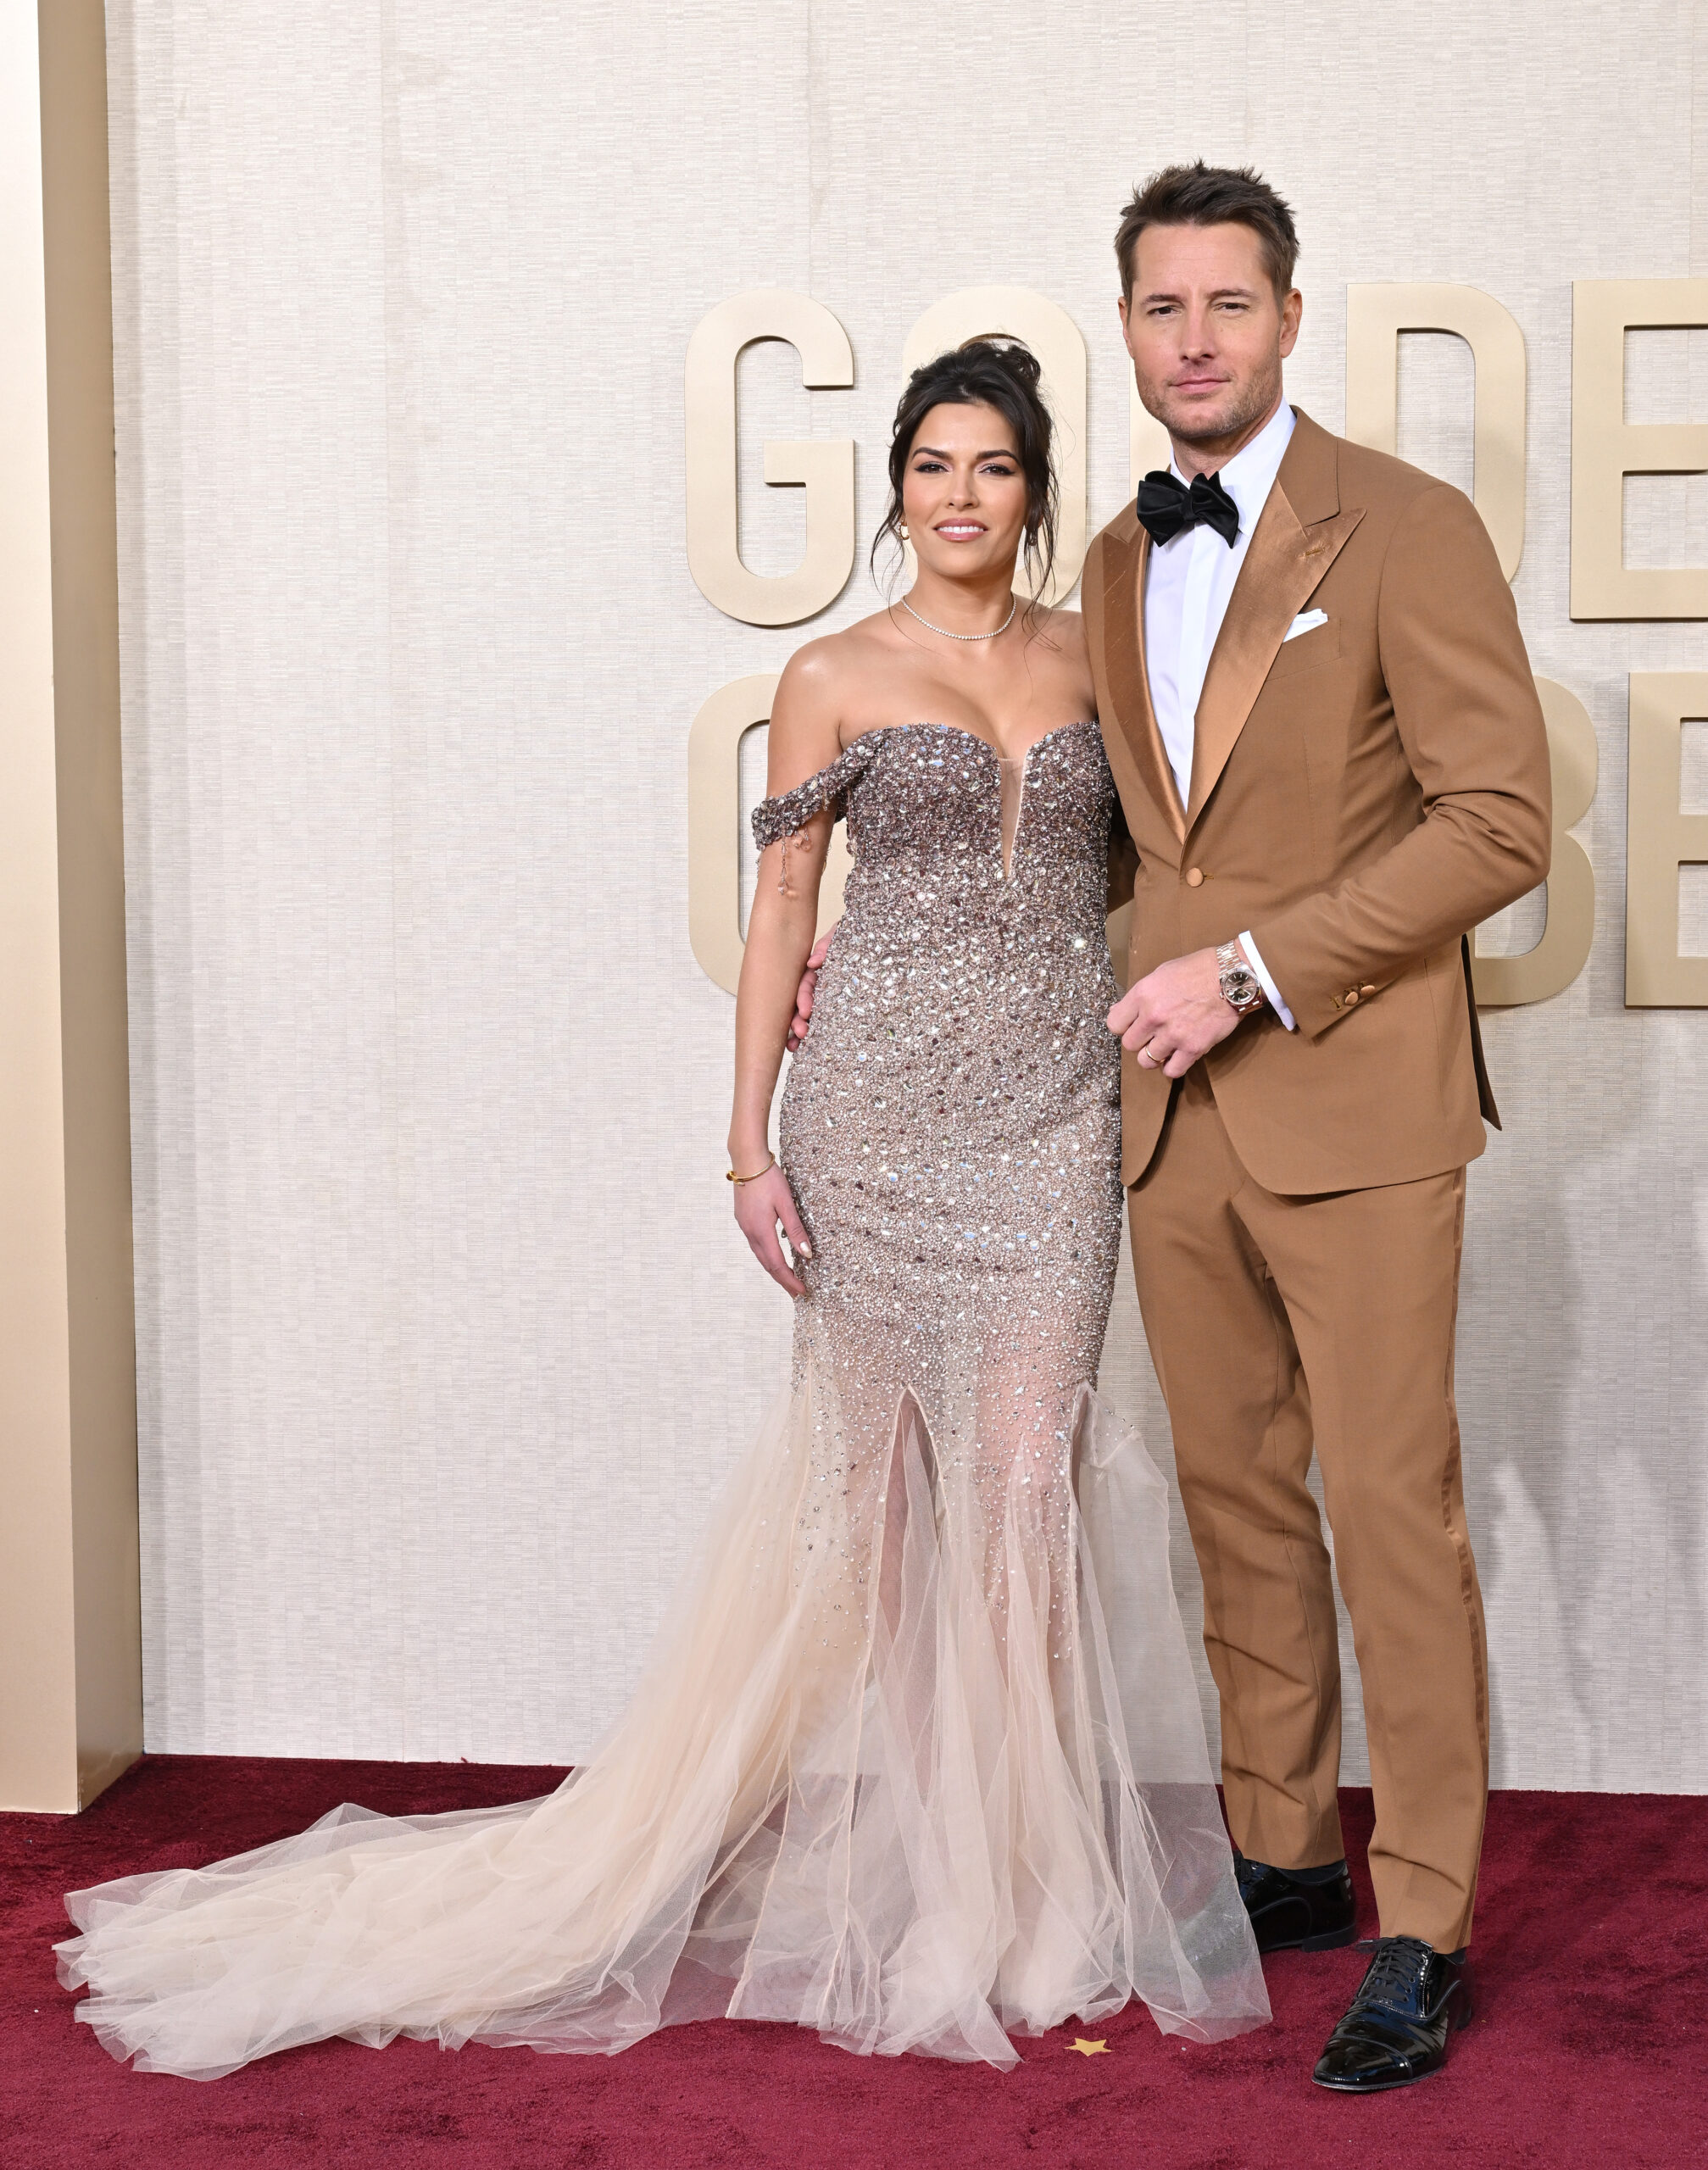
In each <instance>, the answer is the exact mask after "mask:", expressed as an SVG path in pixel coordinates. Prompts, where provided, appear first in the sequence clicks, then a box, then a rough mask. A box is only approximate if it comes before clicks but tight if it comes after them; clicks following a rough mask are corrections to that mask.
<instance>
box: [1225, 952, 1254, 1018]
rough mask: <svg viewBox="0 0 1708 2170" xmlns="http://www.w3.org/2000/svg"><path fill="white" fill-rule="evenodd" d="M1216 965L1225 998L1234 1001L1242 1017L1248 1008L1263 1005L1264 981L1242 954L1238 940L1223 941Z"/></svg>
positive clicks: (1234, 1005) (1251, 1008)
mask: <svg viewBox="0 0 1708 2170" xmlns="http://www.w3.org/2000/svg"><path fill="white" fill-rule="evenodd" d="M1216 973H1217V976H1218V977H1219V978H1220V980H1221V992H1222V997H1223V999H1224V1000H1226V1001H1227V1002H1230V1003H1232V1005H1233V1007H1234V1008H1235V1009H1236V1010H1238V1012H1239V1014H1240V1015H1241V1016H1242V1017H1243V1016H1244V1015H1245V1013H1246V1011H1247V1010H1257V1009H1260V1008H1261V1007H1262V1004H1263V985H1262V982H1261V981H1260V980H1259V978H1258V977H1257V975H1256V973H1255V971H1252V969H1251V967H1250V965H1248V964H1247V963H1246V961H1245V960H1244V958H1243V957H1242V956H1241V955H1240V954H1239V944H1238V943H1237V942H1224V943H1222V945H1221V948H1220V949H1218V950H1217V951H1216Z"/></svg>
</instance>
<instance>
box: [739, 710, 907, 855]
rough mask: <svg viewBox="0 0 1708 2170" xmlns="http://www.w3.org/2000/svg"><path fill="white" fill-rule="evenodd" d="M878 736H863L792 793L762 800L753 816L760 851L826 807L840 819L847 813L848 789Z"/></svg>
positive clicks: (794, 832)
mask: <svg viewBox="0 0 1708 2170" xmlns="http://www.w3.org/2000/svg"><path fill="white" fill-rule="evenodd" d="M877 735H878V734H877V733H876V732H870V731H869V732H865V733H864V734H863V735H862V736H861V737H859V738H856V739H855V741H854V743H853V745H852V746H850V747H849V748H848V749H847V751H846V752H845V753H843V754H841V755H840V756H839V757H838V758H837V760H834V761H832V763H831V765H830V766H829V767H828V768H827V769H821V770H820V771H819V772H818V774H817V775H816V776H809V777H808V778H807V780H806V782H804V783H798V784H797V785H796V786H795V787H794V789H793V791H786V792H783V793H780V794H779V796H778V797H776V798H762V799H761V800H760V801H759V804H758V805H757V806H756V807H754V815H753V822H754V843H756V844H757V845H758V846H759V849H760V850H761V851H764V850H765V848H766V846H767V845H768V844H774V843H776V842H777V840H778V838H779V837H793V836H794V835H796V834H797V833H798V832H799V831H800V830H802V829H804V828H805V826H806V825H807V823H808V822H809V821H811V820H812V818H813V816H814V815H815V814H822V813H823V812H824V810H825V809H826V807H828V808H829V809H830V810H831V812H832V815H836V816H837V817H840V816H841V815H843V813H844V812H845V811H846V810H847V806H848V789H849V787H850V786H851V785H852V784H853V783H854V782H855V781H856V779H857V778H858V777H859V776H860V774H861V772H862V771H863V770H864V769H865V766H866V764H867V763H868V762H869V761H870V760H871V746H870V744H869V743H868V741H869V740H871V739H872V738H875V737H877Z"/></svg>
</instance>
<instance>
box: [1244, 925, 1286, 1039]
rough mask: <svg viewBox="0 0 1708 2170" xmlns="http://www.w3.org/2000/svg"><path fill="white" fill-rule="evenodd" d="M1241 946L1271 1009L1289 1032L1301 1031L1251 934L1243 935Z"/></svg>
mask: <svg viewBox="0 0 1708 2170" xmlns="http://www.w3.org/2000/svg"><path fill="white" fill-rule="evenodd" d="M1239 946H1240V948H1241V949H1243V950H1244V952H1245V954H1246V958H1247V960H1248V961H1249V964H1250V965H1251V969H1252V971H1255V973H1256V975H1257V983H1258V985H1259V986H1260V988H1262V989H1263V992H1264V993H1265V994H1266V995H1267V997H1268V998H1269V1006H1270V1008H1271V1010H1273V1011H1274V1012H1275V1014H1276V1015H1277V1017H1278V1018H1280V1020H1281V1021H1282V1024H1283V1025H1285V1026H1286V1027H1287V1029H1288V1032H1297V1031H1298V1030H1299V1027H1298V1026H1297V1024H1296V1023H1295V1022H1294V1015H1293V1012H1292V1011H1291V1010H1289V1009H1288V1006H1287V1004H1285V1003H1284V1002H1283V1001H1282V999H1281V989H1280V988H1278V987H1277V985H1276V984H1275V982H1274V981H1273V980H1272V979H1271V977H1269V967H1268V965H1266V964H1265V963H1264V961H1263V959H1262V957H1261V956H1260V954H1259V952H1258V947H1257V944H1256V943H1255V942H1254V941H1253V940H1252V938H1251V937H1250V935H1249V934H1242V935H1241V936H1240V938H1239Z"/></svg>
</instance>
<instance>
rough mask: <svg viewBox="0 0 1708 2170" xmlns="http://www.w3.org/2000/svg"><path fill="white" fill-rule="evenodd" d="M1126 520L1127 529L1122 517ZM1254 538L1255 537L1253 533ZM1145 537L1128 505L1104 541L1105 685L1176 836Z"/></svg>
mask: <svg viewBox="0 0 1708 2170" xmlns="http://www.w3.org/2000/svg"><path fill="white" fill-rule="evenodd" d="M1129 520H1130V521H1131V529H1130V531H1128V529H1127V522H1128V521H1129ZM1252 540H1253V542H1255V541H1256V537H1255V536H1254V537H1253V538H1252ZM1149 551H1150V537H1149V535H1148V534H1147V533H1146V532H1145V531H1144V529H1143V528H1142V527H1141V526H1139V524H1138V520H1137V518H1136V517H1135V516H1134V515H1132V512H1131V510H1129V512H1128V513H1127V515H1126V516H1125V517H1124V519H1123V520H1122V521H1121V523H1120V524H1119V526H1118V527H1117V528H1115V530H1113V531H1111V532H1110V537H1109V540H1108V542H1107V543H1106V544H1105V546H1104V592H1103V622H1104V656H1105V657H1106V659H1107V662H1108V670H1109V690H1110V697H1111V698H1112V699H1113V700H1114V702H1115V715H1116V719H1117V721H1118V722H1119V723H1120V726H1121V735H1122V737H1124V738H1125V739H1126V741H1127V746H1128V748H1129V749H1130V750H1131V752H1132V758H1133V760H1134V762H1135V763H1136V764H1137V765H1138V772H1139V775H1140V776H1141V777H1142V778H1143V782H1144V786H1145V788H1146V789H1147V790H1148V791H1149V793H1150V795H1151V797H1152V798H1154V800H1155V801H1156V803H1157V804H1158V806H1159V807H1160V808H1161V810H1162V811H1163V813H1164V814H1165V815H1166V817H1167V819H1168V821H1169V824H1170V826H1171V827H1172V829H1173V831H1174V833H1175V834H1176V836H1177V837H1182V838H1183V837H1185V835H1186V810H1185V809H1184V807H1182V804H1181V803H1180V793H1179V791H1178V790H1177V787H1176V785H1175V781H1174V771H1173V770H1172V769H1171V767H1170V765H1169V760H1168V755H1167V754H1166V752H1165V750H1164V748H1163V743H1162V733H1161V732H1160V730H1159V729H1158V728H1157V722H1156V711H1155V709H1154V708H1153V707H1152V706H1151V704H1150V679H1149V674H1148V673H1147V671H1146V669H1145V662H1144V612H1143V607H1142V605H1141V601H1140V598H1141V597H1142V595H1143V580H1144V565H1145V559H1146V558H1147V557H1148V556H1149Z"/></svg>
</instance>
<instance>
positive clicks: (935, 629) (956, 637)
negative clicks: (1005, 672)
mask: <svg viewBox="0 0 1708 2170" xmlns="http://www.w3.org/2000/svg"><path fill="white" fill-rule="evenodd" d="M901 607H902V609H904V610H905V611H906V613H907V615H909V617H910V618H919V622H920V623H921V625H922V626H924V627H925V629H926V632H928V633H937V634H940V635H941V636H942V637H943V639H944V640H946V641H993V640H999V639H1000V638H1001V637H1002V636H1003V634H1004V633H1005V632H1007V631H1008V629H1009V627H1010V626H1011V625H1012V624H1013V623H1014V614H1015V611H1016V610H1018V609H1019V608H1020V598H1019V597H1018V596H1017V595H1016V596H1015V597H1014V598H1012V599H1011V600H1010V604H1009V606H1008V615H1007V617H1005V618H1004V620H1003V621H1002V623H1001V624H1000V625H999V626H998V627H997V629H996V631H995V632H993V633H952V632H949V629H948V627H947V626H934V625H932V621H931V620H930V619H929V618H920V616H919V613H918V611H917V610H915V609H914V607H913V605H912V604H911V603H910V602H909V601H908V599H907V598H906V596H903V597H902V598H901Z"/></svg>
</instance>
